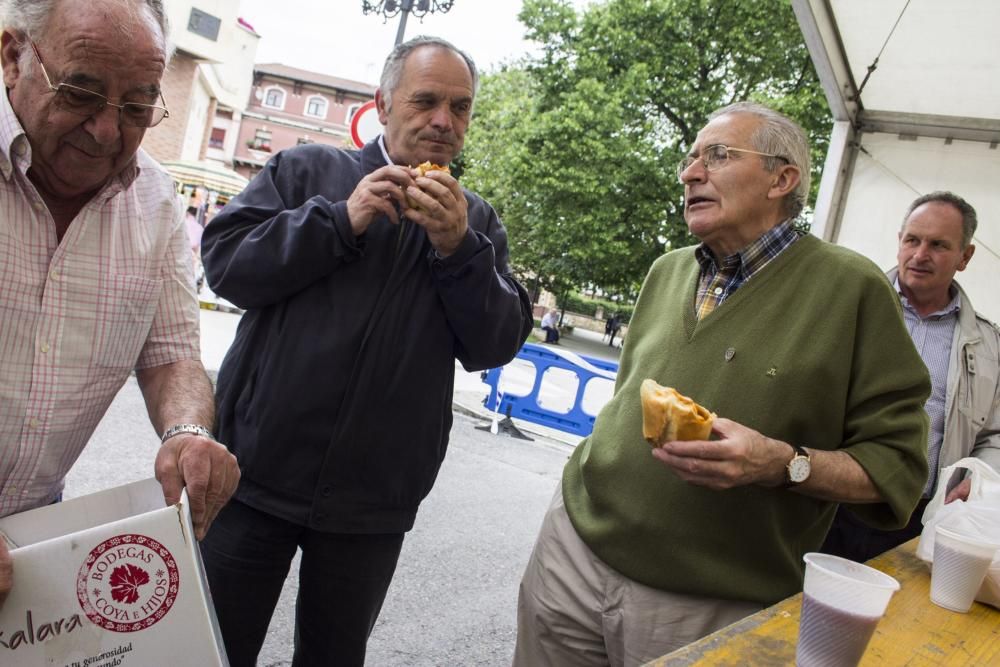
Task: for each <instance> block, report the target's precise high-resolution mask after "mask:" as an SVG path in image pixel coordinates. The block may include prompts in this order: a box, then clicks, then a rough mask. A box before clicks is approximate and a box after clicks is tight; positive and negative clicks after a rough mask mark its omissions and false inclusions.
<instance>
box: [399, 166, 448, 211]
mask: <svg viewBox="0 0 1000 667" xmlns="http://www.w3.org/2000/svg"><path fill="white" fill-rule="evenodd" d="M414 169H416V170H417V171H419V172H420V175H421V176H424V175H425V174H427V172H429V171H443V172H444V173H446V174H450V173H451V169H449V168H448V165H440V164H433V163H431V162H421V163H420V164H418V165H417V166H416V167H414ZM406 205H407V206H409V207H410V208H415V209H417V210H418V211H423V210H424V207H423V206H421V205H420V204H419V203H417V200H415V199H413V198H411V197H410V196H409V195H406Z"/></svg>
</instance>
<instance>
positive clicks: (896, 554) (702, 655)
mask: <svg viewBox="0 0 1000 667" xmlns="http://www.w3.org/2000/svg"><path fill="white" fill-rule="evenodd" d="M918 539H919V538H917V539H913V540H911V541H909V542H907V543H906V544H903V545H902V546H899V547H897V548H895V549H893V550H892V551H888V552H886V553H884V554H882V555H881V556H878V557H877V558H874V559H872V560H871V561H870V562H869V563H868V564H869V565H871V566H872V567H874V568H875V569H877V570H881V571H883V572H885V573H886V574H889V575H891V576H893V577H895V578H896V579H897V580H898V581H899V583H900V590H899V591H897V592H896V594H895V595H893V596H892V600H891V601H890V602H889V608H888V609H887V610H886V613H885V616H884V617H883V618H882V620H881V622H879V624H878V628H877V629H876V630H875V635H874V636H873V637H872V639H871V642H870V643H869V644H868V650H867V651H865V655H864V657H863V658H862V659H861V665H862V666H869V665H908V666H911V667H922V666H924V665H969V666H970V667H971V666H973V665H974V666H975V667H981V666H983V665H1000V610H998V609H995V608H993V607H990V606H987V605H984V604H981V603H979V602H974V603H973V605H972V609H971V610H970V611H969V613H967V614H959V613H956V612H953V611H948V610H947V609H944V608H942V607H938V606H937V605H936V604H934V603H932V602H931V600H930V586H931V577H930V568H929V566H928V565H927V564H926V563H924V562H923V561H922V560H920V559H919V558H917V555H916V548H917V542H918ZM801 610H802V594H801V593H799V594H798V595H795V596H793V597H790V598H788V599H787V600H783V601H782V602H779V603H778V604H776V605H774V606H772V607H768V608H767V609H764V610H763V611H760V612H757V613H756V614H754V615H753V616H748V617H747V618H745V619H743V620H742V621H739V622H737V623H734V624H732V625H730V626H728V627H725V628H722V629H721V630H719V631H718V632H715V633H713V634H711V635H708V636H707V637H704V638H703V639H701V640H699V641H697V642H695V643H693V644H689V645H688V646H685V647H684V648H682V649H678V650H677V651H674V652H673V653H670V654H669V655H665V656H663V657H662V658H659V659H657V660H654V661H653V662H650V663H648V664H647V666H646V667H668V666H669V667H679V666H681V665H726V666H729V667H735V666H737V665H747V666H751V665H752V666H753V667H769V666H771V665H782V666H784V665H794V664H795V645H796V642H797V640H798V632H799V613H800V611H801Z"/></svg>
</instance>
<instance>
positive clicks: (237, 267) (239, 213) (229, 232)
mask: <svg viewBox="0 0 1000 667" xmlns="http://www.w3.org/2000/svg"><path fill="white" fill-rule="evenodd" d="M303 148H309V147H303ZM351 166H352V165H351V164H350V163H348V161H347V160H340V161H333V160H330V158H329V157H328V155H327V154H324V153H320V152H318V151H315V150H312V151H307V150H298V151H296V150H294V149H293V150H289V151H283V152H282V153H279V154H278V155H276V156H274V158H272V159H271V160H270V161H269V162H268V163H267V166H265V167H264V169H263V170H262V171H261V172H260V173H259V174H258V175H257V176H256V177H255V178H254V179H253V181H252V182H251V183H250V185H248V186H247V188H246V189H245V190H244V191H243V192H242V193H240V194H239V195H237V196H236V197H234V198H233V200H232V201H231V202H230V203H229V204H228V205H227V206H226V207H225V208H224V209H223V210H222V212H220V213H219V214H218V215H217V216H215V218H213V219H212V221H211V222H210V223H209V224H208V225H207V226H206V227H205V233H204V236H203V237H202V259H203V263H204V266H205V276H206V278H207V279H208V284H209V286H210V287H211V288H212V290H213V291H214V292H215V293H216V294H219V295H220V296H222V297H224V298H226V299H228V300H229V301H231V302H233V303H234V304H236V305H237V306H240V307H241V308H261V307H265V306H269V305H272V304H274V303H278V302H280V301H283V300H284V299H287V298H288V297H289V296H291V295H293V294H295V293H297V292H299V291H301V290H302V289H303V288H305V287H307V286H308V285H310V284H312V283H314V282H316V281H317V280H319V279H321V278H323V277H325V276H327V275H329V274H330V273H331V272H333V271H335V270H336V269H337V268H338V267H339V266H341V265H343V264H344V263H346V262H352V261H355V260H357V259H358V258H360V257H361V256H362V250H363V241H362V240H361V239H356V238H355V237H354V234H353V232H352V231H351V225H350V220H349V219H348V216H347V202H346V197H345V198H344V201H336V202H334V201H331V200H330V199H329V198H328V197H327V196H324V195H322V194H311V196H307V194H308V193H313V192H320V191H322V192H330V191H332V190H333V188H330V187H324V188H317V187H315V186H314V184H313V183H312V182H313V180H314V179H316V178H318V176H317V174H318V175H321V176H322V178H324V179H331V180H335V181H338V182H339V183H341V184H344V185H345V186H346V184H349V185H350V186H351V188H352V189H353V184H354V183H356V182H357V180H360V173H359V174H357V178H352V174H350V173H347V174H345V173H336V172H338V171H341V172H342V171H344V170H345V169H348V168H350V167H351ZM331 172H334V173H331Z"/></svg>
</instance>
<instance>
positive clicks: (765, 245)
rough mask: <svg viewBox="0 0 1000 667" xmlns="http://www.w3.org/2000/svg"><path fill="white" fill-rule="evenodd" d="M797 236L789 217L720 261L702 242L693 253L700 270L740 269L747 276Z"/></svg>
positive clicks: (792, 220)
mask: <svg viewBox="0 0 1000 667" xmlns="http://www.w3.org/2000/svg"><path fill="white" fill-rule="evenodd" d="M798 238H799V233H798V232H797V231H795V226H794V219H792V218H789V219H788V220H785V221H784V222H782V223H780V224H778V225H775V226H774V227H772V228H771V229H769V230H767V231H766V232H764V233H763V234H761V235H760V237H758V238H757V240H756V241H753V242H751V243H750V244H749V245H747V246H746V247H744V248H742V249H741V250H738V251H736V252H735V253H733V254H732V255H729V256H728V257H723V258H722V261H721V262H719V261H718V260H717V259H716V258H715V255H714V254H713V253H712V251H711V250H709V249H708V246H706V245H705V244H704V243H700V244H698V247H697V248H695V251H694V254H695V257H696V258H697V260H698V263H699V264H700V265H701V269H702V271H712V270H714V271H718V270H720V269H726V270H729V271H739V270H742V271H743V273H745V274H746V277H747V278H749V277H750V276H752V275H753V274H754V272H756V271H757V270H758V269H760V268H762V267H763V266H764V265H765V264H767V263H768V262H769V261H771V260H772V259H774V258H775V257H777V256H778V255H779V254H780V253H781V251H783V250H784V249H785V248H787V247H788V246H790V245H791V244H792V243H794V242H795V240H796V239H798Z"/></svg>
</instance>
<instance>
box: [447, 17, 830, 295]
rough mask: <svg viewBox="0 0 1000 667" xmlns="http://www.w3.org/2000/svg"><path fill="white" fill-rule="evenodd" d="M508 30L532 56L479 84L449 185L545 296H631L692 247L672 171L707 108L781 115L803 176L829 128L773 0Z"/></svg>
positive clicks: (789, 21) (537, 20)
mask: <svg viewBox="0 0 1000 667" xmlns="http://www.w3.org/2000/svg"><path fill="white" fill-rule="evenodd" d="M520 19H521V21H522V23H524V24H525V25H526V27H527V37H528V38H530V39H532V40H534V41H536V42H539V43H540V44H543V45H544V47H543V49H542V53H541V55H540V56H539V57H538V58H537V59H536V60H529V61H524V62H521V63H519V64H515V65H513V66H508V67H507V68H505V69H503V70H501V71H499V72H496V73H494V74H491V75H487V76H485V77H484V79H483V85H482V88H481V90H480V92H479V95H478V97H477V100H476V109H475V114H476V117H475V121H474V122H473V124H472V127H471V128H470V130H469V139H468V141H467V144H466V152H465V154H464V156H463V166H464V168H465V172H464V174H463V180H464V182H465V184H466V185H468V186H469V187H471V188H472V189H474V190H476V191H478V192H480V193H481V194H483V195H484V196H485V197H486V198H487V199H489V200H490V201H491V202H493V204H494V205H495V206H497V208H498V211H499V212H500V214H501V216H502V218H503V220H504V222H505V224H506V226H507V229H508V235H509V237H510V240H511V257H512V263H513V264H514V267H515V269H516V270H517V271H518V272H519V273H520V274H521V275H523V276H528V275H530V276H533V277H535V278H536V279H537V280H538V281H539V282H540V284H541V285H543V286H545V287H546V288H548V289H550V290H552V291H555V292H556V293H557V294H559V293H562V292H563V291H564V290H566V289H568V288H570V287H577V286H583V285H588V284H590V285H596V286H599V287H600V288H602V289H603V290H605V291H607V292H609V293H612V294H618V295H623V296H626V297H629V296H634V294H635V293H636V291H637V289H638V286H639V284H640V283H641V280H642V278H643V276H644V275H645V273H646V271H647V270H648V268H649V266H650V264H651V263H652V262H653V260H654V259H655V258H656V257H657V256H659V255H660V254H662V253H663V252H665V251H667V250H670V249H671V248H676V247H681V246H684V245H689V244H691V243H693V242H694V239H692V238H691V237H690V236H689V235H688V232H687V227H686V225H685V224H684V222H683V187H682V186H681V185H680V184H679V183H678V181H677V176H676V169H675V165H676V164H677V162H678V161H679V160H680V159H681V157H683V156H684V155H685V154H686V153H687V151H688V149H689V147H690V146H691V144H692V143H693V142H694V140H695V136H696V134H697V132H698V130H699V129H700V128H701V127H702V126H703V125H704V124H705V122H706V119H707V117H708V115H709V114H710V113H711V112H712V111H713V110H714V109H716V108H719V107H721V106H724V105H726V104H729V103H731V102H735V101H739V100H743V99H755V100H758V101H762V102H766V103H768V104H770V105H771V106H774V107H776V108H778V109H779V110H782V111H785V112H786V113H789V115H791V116H792V117H794V118H796V119H797V120H798V121H799V122H800V123H801V124H802V125H803V127H805V128H806V130H807V131H808V132H809V133H810V134H811V138H812V142H813V146H814V163H815V167H814V172H815V173H816V174H817V175H818V173H819V169H820V165H821V164H822V157H823V155H824V154H825V150H826V141H827V136H828V133H829V120H828V117H829V113H828V111H827V107H826V102H825V98H824V97H823V94H822V91H821V89H820V86H819V83H818V81H817V78H816V75H815V73H814V71H813V68H812V63H811V61H810V59H809V54H808V51H807V50H806V48H805V45H804V43H803V40H802V36H801V33H800V32H799V28H798V25H797V23H796V21H795V17H794V15H793V13H792V10H791V7H790V5H789V2H788V0H609V1H608V2H605V3H604V4H600V5H592V6H590V7H589V8H588V9H587V10H585V12H584V13H583V14H578V13H577V12H576V11H575V10H574V9H573V7H572V6H571V5H570V3H569V1H568V0H525V2H524V6H523V9H522V11H521V14H520ZM818 180H819V179H818V178H815V179H814V186H815V184H817V183H818Z"/></svg>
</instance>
